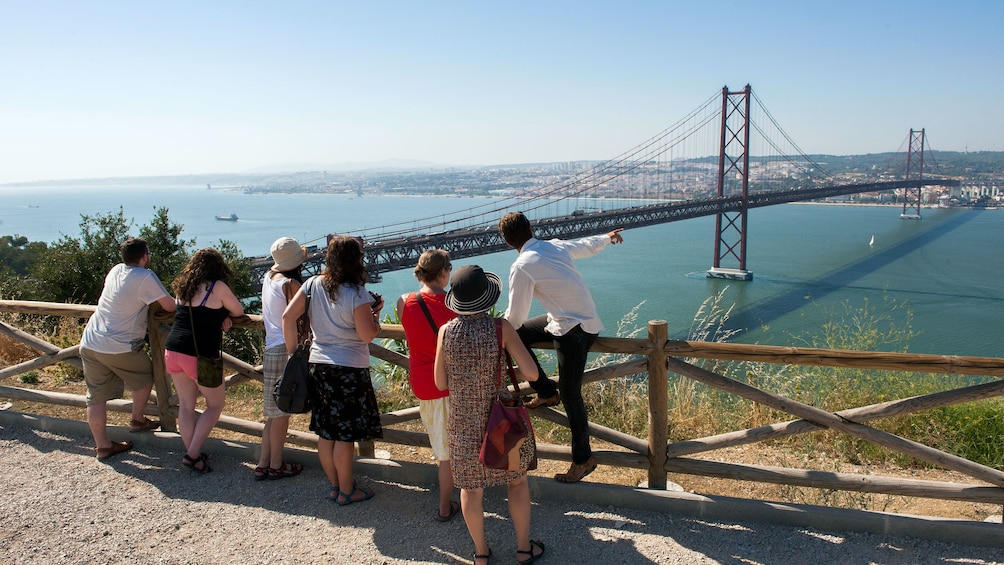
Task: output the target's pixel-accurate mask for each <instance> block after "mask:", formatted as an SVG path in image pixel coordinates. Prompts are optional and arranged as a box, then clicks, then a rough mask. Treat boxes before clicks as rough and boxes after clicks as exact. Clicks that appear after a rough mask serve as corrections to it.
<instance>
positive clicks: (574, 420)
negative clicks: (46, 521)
mask: <svg viewBox="0 0 1004 565" xmlns="http://www.w3.org/2000/svg"><path fill="white" fill-rule="evenodd" d="M545 325H547V316H537V317H536V318H531V319H529V320H527V321H526V322H525V323H524V324H523V327H521V328H519V329H518V330H516V332H517V333H518V334H519V338H520V340H522V341H523V344H524V345H526V348H527V349H530V345H531V344H533V343H539V342H542V341H550V342H552V343H553V344H554V353H555V355H556V356H557V357H558V384H554V381H552V380H551V379H548V378H547V374H546V373H544V369H542V368H541V367H540V361H538V360H537V355H536V354H535V353H534V352H533V349H530V354H531V355H533V361H534V363H536V364H537V376H538V378H537V380H536V381H534V382H531V383H530V386H531V387H533V390H535V391H536V392H537V395H538V396H540V397H542V398H549V397H551V396H554V393H555V392H558V393H559V394H560V395H561V403H562V404H564V406H565V414H566V415H567V416H568V427H569V429H570V430H571V432H572V462H573V463H579V464H581V463H585V462H586V461H587V460H588V459H589V458H590V457H592V455H593V451H592V449H590V447H589V418H588V417H587V415H586V404H585V402H583V400H582V374H583V373H584V372H585V370H586V355H587V354H588V353H589V348H590V347H592V345H593V343H595V342H596V338H597V335H596V334H591V333H586V332H584V331H582V327H581V326H575V327H574V328H572V330H571V331H569V332H568V333H567V334H565V335H563V336H555V335H551V334H549V333H547V332H545V331H544V326H545Z"/></svg>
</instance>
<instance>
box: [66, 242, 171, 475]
mask: <svg viewBox="0 0 1004 565" xmlns="http://www.w3.org/2000/svg"><path fill="white" fill-rule="evenodd" d="M119 251H120V253H121V255H122V263H119V264H118V265H115V266H114V267H112V270H111V271H109V272H108V275H107V276H105V285H104V288H103V289H102V290H101V298H100V299H98V307H97V309H96V310H95V311H94V314H93V315H91V318H90V320H88V321H87V326H86V327H85V328H84V334H83V336H81V338H80V359H81V361H83V364H84V381H85V382H86V383H87V425H88V426H90V428H91V434H92V435H93V436H94V443H95V445H96V447H97V450H96V453H97V457H98V459H101V460H104V459H108V458H109V457H111V456H113V455H116V454H118V453H122V452H123V451H128V450H130V449H132V442H131V441H111V440H110V439H108V430H107V425H108V409H107V402H108V401H109V400H113V399H116V398H121V397H122V393H123V391H124V388H125V386H128V387H129V389H130V390H132V421H131V422H130V423H129V431H131V432H140V431H144V430H154V429H157V428H158V427H160V422H158V421H156V420H150V419H149V418H147V417H146V415H145V414H144V412H145V410H146V404H147V401H148V400H149V399H150V392H151V391H152V390H153V366H152V364H151V362H150V356H149V355H148V354H147V352H146V351H145V350H144V348H143V345H144V337H145V336H146V330H147V323H146V315H147V310H148V308H149V305H150V304H152V303H154V302H157V303H159V304H160V305H161V307H163V308H164V310H167V311H168V312H173V311H174V308H175V306H174V299H173V298H171V295H170V294H168V292H167V290H165V289H164V285H163V284H162V283H161V282H160V279H159V278H157V275H156V274H155V273H154V272H153V271H151V270H150V269H149V268H148V267H149V266H150V248H149V247H147V244H146V242H145V241H143V240H142V239H139V238H135V237H130V238H129V239H127V240H125V242H124V243H122V245H121V246H120V248H119Z"/></svg>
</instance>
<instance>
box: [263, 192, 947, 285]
mask: <svg viewBox="0 0 1004 565" xmlns="http://www.w3.org/2000/svg"><path fill="white" fill-rule="evenodd" d="M960 184H961V183H960V181H957V180H947V179H945V180H943V179H923V180H898V181H887V182H877V183H865V184H849V185H840V186H830V187H824V188H804V189H789V190H777V191H764V192H756V193H752V194H750V195H749V196H748V197H747V199H746V202H745V203H744V202H743V197H742V195H741V194H739V195H730V196H723V197H717V196H716V197H712V198H705V199H701V200H690V201H687V202H678V203H659V204H648V205H645V206H634V207H629V208H618V209H615V210H604V211H600V212H591V213H583V214H576V215H572V216H562V217H556V218H542V219H539V220H534V221H533V226H534V235H536V236H537V237H538V238H540V239H552V238H556V237H560V238H562V239H574V238H578V237H585V236H590V235H596V234H600V233H606V232H609V231H611V230H613V229H616V228H625V229H630V228H640V227H644V226H651V225H655V224H664V223H667V222H675V221H678V220H687V219H690V218H698V217H701V216H710V215H713V214H720V213H727V212H739V211H741V210H742V209H743V208H747V209H749V208H761V207H764V206H772V205H775V204H786V203H789V202H801V201H805V200H815V199H818V198H827V197H831V196H841V195H845V194H857V193H861V192H876V191H881V190H893V189H903V188H920V187H922V186H945V187H956V186H960ZM365 245H366V258H367V260H368V263H367V264H366V268H367V270H368V271H369V272H370V278H371V280H373V281H378V280H380V274H381V273H386V272H391V271H397V270H401V269H411V268H413V267H414V266H415V264H416V263H418V257H419V255H421V254H422V252H423V251H425V250H426V249H435V248H438V249H445V250H446V251H448V252H449V253H450V256H451V257H452V258H453V259H462V258H465V257H476V256H479V255H488V254H491V253H497V252H499V251H505V250H507V249H508V246H507V245H506V243H505V241H503V240H502V237H501V236H500V235H499V233H498V229H496V226H495V225H489V226H486V227H476V228H460V229H455V230H451V231H447V232H438V233H431V234H416V235H412V236H407V237H396V238H393V239H385V240H368V241H366V244H365ZM271 266H272V259H271V258H270V257H254V258H252V259H251V268H252V270H253V272H254V275H255V277H256V280H257V279H260V278H261V277H262V276H264V274H265V271H267V270H268V269H269V268H270V267H271ZM323 270H324V252H323V250H321V251H314V252H312V253H310V254H309V256H308V258H307V261H306V262H305V263H304V271H305V272H307V273H309V274H312V275H316V274H318V273H320V272H321V271H323Z"/></svg>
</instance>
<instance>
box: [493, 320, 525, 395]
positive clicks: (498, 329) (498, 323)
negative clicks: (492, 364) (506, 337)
mask: <svg viewBox="0 0 1004 565" xmlns="http://www.w3.org/2000/svg"><path fill="white" fill-rule="evenodd" d="M494 320H495V338H496V340H497V341H498V344H499V357H501V358H503V359H505V364H506V368H507V370H508V371H509V382H510V383H512V390H513V395H514V396H515V397H516V398H519V383H517V382H516V371H515V370H514V369H513V368H512V357H510V356H509V352H508V351H506V350H505V347H503V346H502V318H494ZM501 361H502V359H499V374H498V376H497V377H495V388H499V387H501V386H502V362H501Z"/></svg>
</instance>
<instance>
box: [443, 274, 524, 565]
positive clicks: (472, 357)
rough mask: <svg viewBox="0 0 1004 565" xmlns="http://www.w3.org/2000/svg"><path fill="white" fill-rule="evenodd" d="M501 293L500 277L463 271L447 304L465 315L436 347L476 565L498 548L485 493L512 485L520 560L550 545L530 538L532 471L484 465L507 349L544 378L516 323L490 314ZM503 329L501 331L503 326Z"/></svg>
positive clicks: (447, 328)
mask: <svg viewBox="0 0 1004 565" xmlns="http://www.w3.org/2000/svg"><path fill="white" fill-rule="evenodd" d="M501 293H502V282H501V280H499V277H498V275H496V274H495V273H489V272H485V271H484V270H482V269H481V267H478V266H477V265H466V266H463V267H460V268H458V269H457V270H456V271H455V272H454V273H453V278H452V279H451V280H450V292H449V293H447V295H446V305H447V306H448V307H449V308H450V309H451V310H453V311H454V312H456V313H457V314H459V316H458V317H457V318H454V319H453V320H451V321H449V322H447V323H446V324H445V325H443V327H441V328H440V330H439V339H438V343H437V348H436V364H435V377H436V386H438V387H439V388H440V389H441V390H446V389H449V390H450V421H449V436H450V456H451V457H452V468H453V481H454V484H455V485H456V486H457V487H459V488H460V502H461V508H462V511H463V513H464V522H466V523H467V531H468V532H470V534H471V539H472V540H473V541H474V565H486V564H487V563H488V561H489V559H490V558H491V555H492V551H491V548H490V547H489V546H488V540H487V539H486V537H485V524H484V522H485V517H484V505H483V500H484V489H485V488H486V487H491V486H496V485H502V484H504V485H506V487H507V488H508V495H509V515H510V516H511V517H512V524H513V528H514V529H515V531H516V559H517V560H518V561H519V562H520V563H522V564H524V565H525V564H528V563H532V562H534V561H535V560H536V559H537V558H539V557H540V556H541V555H543V554H544V544H543V543H541V542H539V541H536V540H533V541H531V540H530V486H529V483H528V482H527V478H526V471H504V470H498V469H490V468H488V467H485V466H484V465H482V464H481V463H479V462H478V453H479V452H480V450H481V442H482V440H483V439H484V435H485V430H486V428H487V426H488V415H489V413H490V412H491V405H492V402H493V401H494V400H495V397H496V394H497V393H498V391H499V388H498V385H497V384H496V383H497V380H496V379H497V377H498V375H499V371H500V370H501V368H502V367H501V362H502V355H500V351H499V335H498V332H499V331H500V332H501V342H502V348H504V349H505V350H506V351H507V352H508V353H509V355H511V356H512V357H513V359H515V360H516V363H518V364H519V373H520V375H521V376H522V378H523V379H525V380H535V379H536V378H537V367H536V365H535V364H534V362H533V357H532V356H531V355H530V352H529V351H528V350H527V349H526V347H525V346H524V345H523V342H522V341H520V339H519V335H517V333H516V330H515V329H513V327H512V325H511V324H509V322H507V321H505V320H502V319H499V320H497V321H496V319H495V318H492V316H491V315H490V314H489V313H488V311H489V310H490V309H491V308H492V306H494V305H495V302H496V301H497V300H498V298H499V295H500V294H501ZM496 328H499V329H496Z"/></svg>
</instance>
